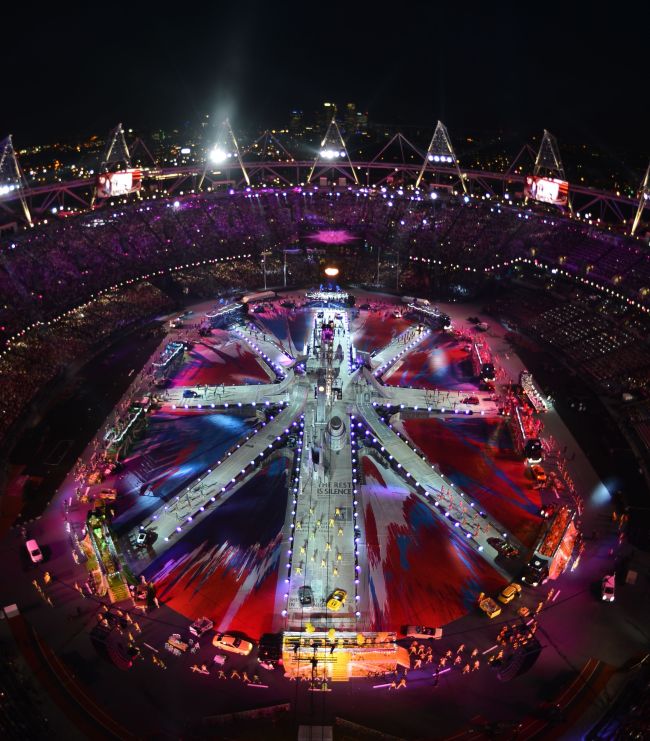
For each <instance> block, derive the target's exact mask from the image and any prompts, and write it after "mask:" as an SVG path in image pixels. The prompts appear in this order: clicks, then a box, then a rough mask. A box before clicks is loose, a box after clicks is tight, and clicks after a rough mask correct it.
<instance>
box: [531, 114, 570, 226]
mask: <svg viewBox="0 0 650 741" xmlns="http://www.w3.org/2000/svg"><path fill="white" fill-rule="evenodd" d="M533 175H535V176H536V177H541V178H557V179H559V180H564V181H566V174H565V172H564V165H563V164H562V158H561V157H560V148H559V147H558V145H557V139H556V138H555V137H554V136H553V134H551V132H550V131H548V130H547V129H544V135H543V136H542V143H541V144H540V145H539V151H538V152H537V157H536V158H535V165H534V167H533ZM524 203H528V198H526V199H524ZM567 205H568V207H569V211H570V212H571V213H573V207H572V205H571V199H570V198H568V197H567Z"/></svg>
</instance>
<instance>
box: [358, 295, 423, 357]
mask: <svg viewBox="0 0 650 741" xmlns="http://www.w3.org/2000/svg"><path fill="white" fill-rule="evenodd" d="M393 312H394V309H391V308H390V307H385V306H383V305H382V306H381V308H378V309H376V310H374V311H372V310H365V309H362V310H361V311H360V312H359V316H358V317H356V318H355V319H353V320H352V321H351V322H350V329H351V330H352V343H353V344H354V346H355V347H356V348H357V350H362V351H363V352H371V351H372V350H377V351H379V350H381V349H382V348H383V347H385V346H386V345H388V344H389V343H390V342H391V341H392V340H393V339H394V338H395V337H397V336H398V335H400V334H401V333H402V332H404V331H405V330H406V329H408V328H409V327H410V326H411V325H412V322H410V321H408V320H407V319H403V318H396V317H394V316H393Z"/></svg>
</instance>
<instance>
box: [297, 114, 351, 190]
mask: <svg viewBox="0 0 650 741" xmlns="http://www.w3.org/2000/svg"><path fill="white" fill-rule="evenodd" d="M341 160H347V167H349V168H350V172H351V173H352V177H353V179H354V182H355V184H356V185H359V178H358V177H357V173H356V171H355V169H354V165H353V164H352V160H351V159H350V155H349V154H348V150H347V147H346V146H345V142H344V141H343V137H342V136H341V130H340V129H339V125H338V124H337V123H336V118H333V119H332V120H331V122H330V125H329V126H328V127H327V131H326V132H325V136H324V137H323V140H322V141H321V143H320V148H319V150H318V153H317V154H316V159H315V160H314V164H313V165H312V167H311V170H310V171H309V176H308V177H307V183H311V179H312V178H313V176H314V171H315V170H316V168H317V167H318V165H319V164H321V165H324V166H326V167H327V166H330V167H332V168H336V169H340V167H339V165H338V163H339V162H340V161H341ZM345 172H347V169H346V170H345Z"/></svg>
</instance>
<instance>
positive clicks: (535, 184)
mask: <svg viewBox="0 0 650 741" xmlns="http://www.w3.org/2000/svg"><path fill="white" fill-rule="evenodd" d="M524 195H525V196H526V198H532V199H533V200H535V201H541V202H542V203H552V204H553V205H554V206H566V205H567V203H568V202H569V183H567V181H566V180H558V179H557V178H541V177H538V176H537V175H527V176H526V184H525V185H524Z"/></svg>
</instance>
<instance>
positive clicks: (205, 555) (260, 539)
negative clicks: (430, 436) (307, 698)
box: [145, 455, 291, 636]
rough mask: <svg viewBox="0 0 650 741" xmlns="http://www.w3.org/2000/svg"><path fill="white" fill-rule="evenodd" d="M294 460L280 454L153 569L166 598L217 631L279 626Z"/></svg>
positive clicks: (150, 573)
mask: <svg viewBox="0 0 650 741" xmlns="http://www.w3.org/2000/svg"><path fill="white" fill-rule="evenodd" d="M290 467H291V462H290V458H289V457H287V456H285V455H278V456H277V457H275V458H273V459H271V460H270V461H269V462H268V463H267V464H266V465H265V466H264V467H263V468H261V469H260V471H259V472H258V473H257V474H256V475H255V476H254V477H253V478H251V479H250V480H249V481H247V482H246V483H245V484H244V485H243V486H242V487H241V488H240V489H239V490H238V491H236V492H235V493H234V494H233V495H232V496H231V497H230V499H228V500H227V501H225V502H224V503H223V504H221V505H220V506H219V507H218V508H217V509H215V510H214V512H212V513H211V514H210V516H209V517H206V518H205V520H203V521H202V522H201V523H200V524H199V525H197V526H196V527H195V528H193V529H192V530H190V531H189V532H188V533H187V534H186V535H185V536H184V537H182V538H181V539H180V540H179V541H178V542H176V543H175V544H174V545H173V546H172V547H171V548H170V549H169V550H168V551H167V552H166V553H165V554H164V555H162V556H160V557H159V558H158V559H157V560H155V561H154V562H153V563H152V564H151V565H150V566H149V567H148V568H147V570H146V572H145V575H146V577H147V579H152V580H153V581H154V582H155V583H156V586H157V588H158V597H159V599H160V601H161V602H163V603H165V604H166V605H167V606H169V607H171V608H172V609H174V610H176V611H177V612H179V613H180V614H182V615H184V616H186V617H187V618H188V619H190V620H194V619H195V618H196V617H197V616H201V615H205V616H206V617H209V618H210V619H211V620H213V621H214V624H215V629H217V630H226V629H227V630H229V631H241V632H243V633H245V634H246V635H248V636H259V635H261V634H262V633H264V632H265V631H269V630H271V628H272V623H273V614H274V610H273V607H274V602H275V593H276V587H277V579H278V570H279V566H280V551H281V544H282V528H283V525H284V519H285V511H286V504H287V493H288V486H287V482H288V475H289V473H290Z"/></svg>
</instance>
